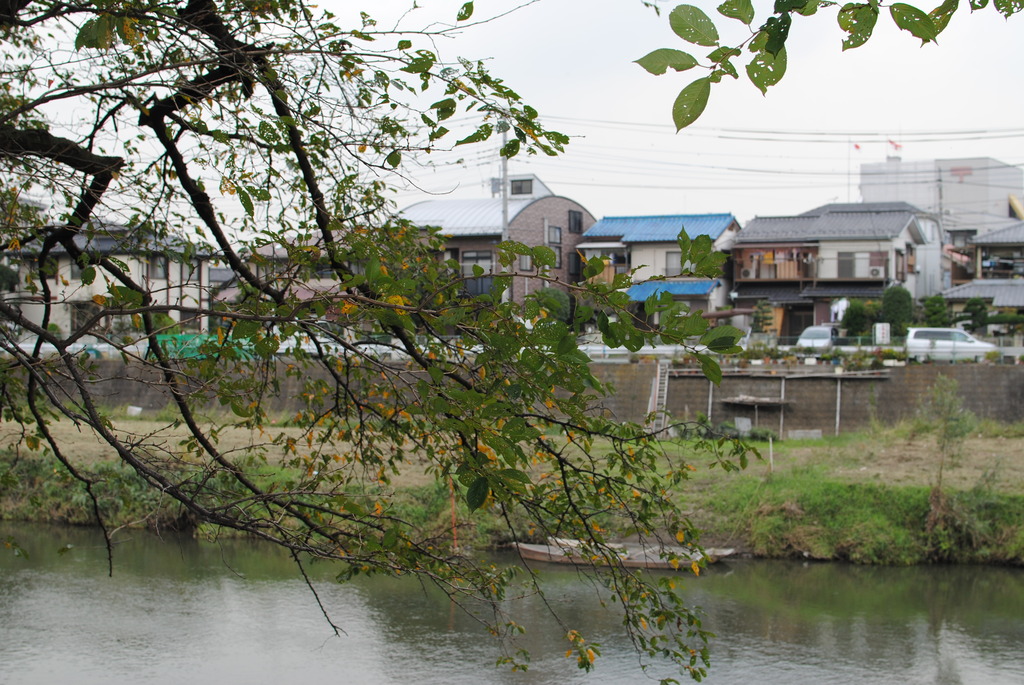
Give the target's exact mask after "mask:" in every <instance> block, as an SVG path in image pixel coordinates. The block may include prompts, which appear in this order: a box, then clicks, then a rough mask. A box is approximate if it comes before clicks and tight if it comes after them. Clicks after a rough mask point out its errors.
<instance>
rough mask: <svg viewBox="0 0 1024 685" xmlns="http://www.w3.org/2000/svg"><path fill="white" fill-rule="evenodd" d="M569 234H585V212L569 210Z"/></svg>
mask: <svg viewBox="0 0 1024 685" xmlns="http://www.w3.org/2000/svg"><path fill="white" fill-rule="evenodd" d="M569 233H583V212H579V211H577V210H575V209H570V210H569Z"/></svg>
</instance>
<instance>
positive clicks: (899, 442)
mask: <svg viewBox="0 0 1024 685" xmlns="http://www.w3.org/2000/svg"><path fill="white" fill-rule="evenodd" d="M762 452H764V450H762ZM940 461H941V460H940V452H939V449H938V447H937V446H936V441H935V438H934V437H933V436H930V435H923V436H920V435H919V436H914V437H912V438H908V437H906V436H903V435H899V434H896V433H886V432H882V433H873V434H870V435H868V434H864V435H859V436H857V437H856V438H855V439H846V440H841V441H837V442H835V443H833V444H828V445H826V446H820V445H813V446H811V445H807V446H804V445H792V446H784V447H782V448H781V449H780V450H779V452H777V453H776V456H775V467H776V469H781V470H785V469H787V468H790V469H791V468H797V467H800V466H805V465H810V464H815V465H822V466H825V467H826V470H827V471H829V472H831V474H832V475H833V476H834V477H836V478H839V479H841V480H846V481H850V482H860V483H867V482H877V483H879V484H884V485H897V486H901V485H920V486H932V485H935V484H936V481H937V479H938V474H939V464H940ZM751 468H754V469H757V468H763V465H761V464H757V465H754V466H752V467H751ZM943 483H944V485H945V486H946V487H949V488H952V489H956V490H967V489H970V488H973V487H976V486H986V487H991V488H992V489H994V490H995V491H998V492H1004V493H1018V494H1019V493H1022V492H1024V438H1016V437H1014V438H1008V437H985V436H984V435H972V436H971V437H969V438H967V439H966V440H965V442H964V444H963V447H962V449H961V450H960V456H959V457H958V458H956V459H953V460H952V461H951V462H950V463H947V465H946V467H945V470H944V474H943Z"/></svg>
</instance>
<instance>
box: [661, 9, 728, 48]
mask: <svg viewBox="0 0 1024 685" xmlns="http://www.w3.org/2000/svg"><path fill="white" fill-rule="evenodd" d="M668 23H669V26H671V27H672V31H674V32H675V34H676V35H677V36H679V37H680V38H682V39H683V40H685V41H687V42H690V43H694V44H696V45H704V46H708V47H710V46H712V45H717V44H718V29H717V28H715V24H714V22H712V21H711V19H709V18H708V15H706V14H704V11H703V10H701V9H700V8H698V7H694V6H693V5H679V6H678V7H676V8H675V9H674V10H672V13H671V14H669V15H668Z"/></svg>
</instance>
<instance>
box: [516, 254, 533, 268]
mask: <svg viewBox="0 0 1024 685" xmlns="http://www.w3.org/2000/svg"><path fill="white" fill-rule="evenodd" d="M519 270H520V271H532V270H533V257H531V256H530V255H528V254H523V255H519Z"/></svg>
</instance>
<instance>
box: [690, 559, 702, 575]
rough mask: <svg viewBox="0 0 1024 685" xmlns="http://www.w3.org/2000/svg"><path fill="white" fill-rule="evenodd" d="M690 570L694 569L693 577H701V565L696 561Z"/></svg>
mask: <svg viewBox="0 0 1024 685" xmlns="http://www.w3.org/2000/svg"><path fill="white" fill-rule="evenodd" d="M690 568H691V569H693V575H695V576H699V575H700V564H698V563H697V562H696V561H695V562H693V563H692V564H690Z"/></svg>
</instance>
